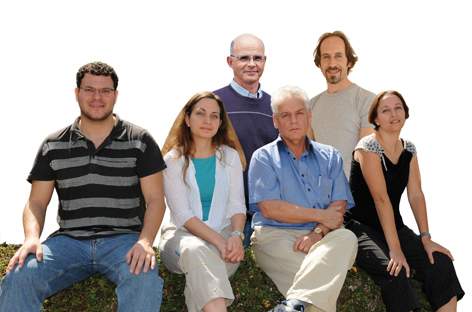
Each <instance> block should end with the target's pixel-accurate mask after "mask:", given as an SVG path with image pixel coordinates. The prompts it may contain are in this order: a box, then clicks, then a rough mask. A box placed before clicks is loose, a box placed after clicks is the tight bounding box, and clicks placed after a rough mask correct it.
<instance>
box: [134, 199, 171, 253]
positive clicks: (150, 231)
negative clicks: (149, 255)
mask: <svg viewBox="0 0 472 312" xmlns="http://www.w3.org/2000/svg"><path fill="white" fill-rule="evenodd" d="M164 212H165V203H164V200H163V199H155V200H152V201H150V202H149V203H148V204H147V207H146V213H145V215H144V222H143V229H142V230H141V234H140V235H139V239H140V240H145V241H146V242H148V243H149V244H150V245H152V244H153V243H154V239H155V238H156V235H157V231H159V228H160V227H161V223H162V219H163V218H164Z"/></svg>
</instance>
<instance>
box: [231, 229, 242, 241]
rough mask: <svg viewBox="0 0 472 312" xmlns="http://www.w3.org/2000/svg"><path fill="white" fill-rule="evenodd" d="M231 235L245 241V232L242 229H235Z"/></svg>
mask: <svg viewBox="0 0 472 312" xmlns="http://www.w3.org/2000/svg"><path fill="white" fill-rule="evenodd" d="M230 236H231V237H233V236H238V237H239V238H240V239H241V240H242V241H243V242H244V233H243V232H240V231H233V232H231V234H230Z"/></svg>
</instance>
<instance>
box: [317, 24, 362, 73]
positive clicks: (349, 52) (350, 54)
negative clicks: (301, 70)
mask: <svg viewBox="0 0 472 312" xmlns="http://www.w3.org/2000/svg"><path fill="white" fill-rule="evenodd" d="M330 37H338V38H339V39H341V40H342V41H343V42H344V47H345V51H344V53H345V54H346V57H347V62H348V64H349V63H350V64H351V66H350V67H348V69H347V73H348V74H349V72H350V71H351V69H352V68H353V67H354V65H355V64H356V62H357V55H356V52H354V49H353V48H352V46H351V44H350V43H349V40H348V39H347V36H346V35H345V34H344V33H343V32H342V31H339V30H336V31H333V32H327V33H324V34H322V35H321V37H320V39H318V45H317V46H316V48H315V51H314V52H313V56H314V57H315V65H316V66H317V67H320V64H321V44H322V43H323V41H324V40H325V39H327V38H330Z"/></svg>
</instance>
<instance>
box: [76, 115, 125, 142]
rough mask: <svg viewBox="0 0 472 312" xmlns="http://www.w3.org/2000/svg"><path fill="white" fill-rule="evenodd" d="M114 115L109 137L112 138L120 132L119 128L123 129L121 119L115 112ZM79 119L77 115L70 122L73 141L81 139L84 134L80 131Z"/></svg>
mask: <svg viewBox="0 0 472 312" xmlns="http://www.w3.org/2000/svg"><path fill="white" fill-rule="evenodd" d="M113 116H114V117H115V120H116V121H115V125H114V126H113V130H111V133H110V137H112V138H114V137H116V136H117V135H118V134H119V133H121V131H120V130H121V129H123V121H122V120H121V119H120V117H119V116H118V115H117V114H113ZM79 121H80V117H77V118H76V119H75V120H74V122H73V123H72V126H71V128H70V129H71V139H72V140H73V141H78V140H80V139H83V138H84V137H85V136H84V135H83V134H82V132H81V131H80V127H79Z"/></svg>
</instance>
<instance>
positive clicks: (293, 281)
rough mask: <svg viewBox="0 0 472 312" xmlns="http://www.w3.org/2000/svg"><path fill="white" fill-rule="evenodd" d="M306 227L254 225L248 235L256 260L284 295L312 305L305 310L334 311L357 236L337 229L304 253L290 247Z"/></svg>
mask: <svg viewBox="0 0 472 312" xmlns="http://www.w3.org/2000/svg"><path fill="white" fill-rule="evenodd" d="M306 233H307V231H306V230H294V229H282V228H276V227H270V226H264V227H261V226H258V227H256V228H255V229H254V234H253V235H252V241H253V250H254V254H255V257H256V262H257V264H258V265H259V266H260V268H261V269H262V270H263V271H264V272H265V273H266V274H267V275H268V276H269V277H270V278H271V279H272V281H273V282H274V283H275V285H276V286H277V288H278V289H279V291H280V292H281V293H282V294H283V295H285V297H286V298H287V299H299V300H302V301H305V302H307V303H309V304H311V305H312V306H310V307H309V308H308V311H325V312H335V311H336V301H337V299H338V296H339V292H340V291H341V288H342V286H343V283H344V279H345V278H346V274H347V271H348V270H349V269H350V268H351V266H352V265H353V263H354V260H355V258H356V253H357V238H356V236H355V235H354V234H353V233H352V232H351V231H349V230H346V229H343V228H342V229H337V230H334V231H331V232H330V233H328V234H327V235H326V236H325V237H323V239H322V240H320V241H319V242H317V243H316V244H314V245H313V246H312V247H311V248H310V251H309V252H308V254H305V253H303V252H300V251H294V250H293V244H294V242H295V240H296V239H297V237H299V236H301V235H304V234H306Z"/></svg>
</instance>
